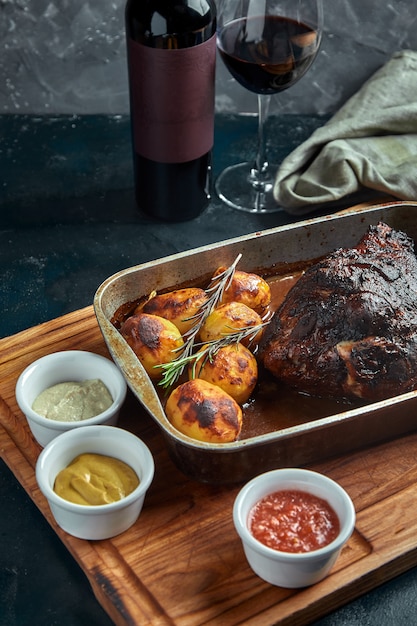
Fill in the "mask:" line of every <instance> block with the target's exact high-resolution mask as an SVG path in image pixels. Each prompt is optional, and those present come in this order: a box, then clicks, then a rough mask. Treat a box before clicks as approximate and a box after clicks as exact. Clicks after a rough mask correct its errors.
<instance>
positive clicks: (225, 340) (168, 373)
mask: <svg viewBox="0 0 417 626" xmlns="http://www.w3.org/2000/svg"><path fill="white" fill-rule="evenodd" d="M267 324H269V321H266V322H262V324H257V325H256V326H245V327H244V328H239V329H233V328H232V327H230V329H231V332H230V333H227V334H226V335H224V336H223V337H221V338H220V339H213V340H212V341H208V342H207V343H199V344H194V348H196V349H197V352H194V353H187V354H186V355H184V353H182V354H181V355H180V356H179V357H178V358H176V359H175V360H174V361H171V362H170V363H162V364H161V365H156V366H155V367H160V368H161V369H162V370H163V377H162V379H161V380H160V382H159V385H161V386H162V387H163V388H164V389H167V388H169V387H171V386H172V385H174V384H175V383H176V382H177V380H178V378H179V377H180V376H181V374H182V373H183V372H184V370H185V368H186V367H187V366H188V365H189V364H190V363H192V364H193V369H192V378H195V377H196V367H197V364H198V362H199V361H201V360H203V366H204V364H205V363H206V362H207V361H212V360H213V358H214V356H215V354H216V352H218V351H219V350H220V349H221V348H224V347H225V346H228V345H231V344H233V343H235V344H236V345H237V344H238V343H241V342H242V341H243V340H244V339H249V342H248V344H249V345H250V344H251V342H252V341H253V340H254V339H255V337H256V335H257V334H258V332H259V331H260V330H261V329H262V328H264V327H265V326H266V325H267ZM202 346H204V349H203V350H198V348H201V347H202Z"/></svg>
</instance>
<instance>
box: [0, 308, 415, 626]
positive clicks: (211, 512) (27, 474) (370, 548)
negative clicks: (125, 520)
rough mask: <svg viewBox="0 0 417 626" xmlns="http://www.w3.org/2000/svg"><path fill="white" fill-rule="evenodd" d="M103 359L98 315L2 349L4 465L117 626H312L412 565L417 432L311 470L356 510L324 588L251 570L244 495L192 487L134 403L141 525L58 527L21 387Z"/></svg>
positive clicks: (127, 422) (38, 330) (126, 417)
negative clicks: (90, 357)
mask: <svg viewBox="0 0 417 626" xmlns="http://www.w3.org/2000/svg"><path fill="white" fill-rule="evenodd" d="M66 349H83V350H91V351H93V352H97V353H100V354H103V355H107V356H108V353H107V349H106V347H105V344H104V341H103V339H102V337H101V333H100V331H99V328H98V325H97V323H96V320H95V316H94V312H93V309H92V307H87V308H85V309H82V310H80V311H76V312H74V313H70V314H68V315H65V316H63V317H61V318H58V319H56V320H53V321H51V322H48V323H45V324H42V325H40V326H37V327H35V328H31V329H29V330H27V331H24V332H21V333H19V334H17V335H14V336H12V337H8V338H5V339H2V340H0V364H1V373H2V375H1V380H0V446H1V448H0V449H1V456H2V458H3V459H4V460H5V462H6V463H7V464H8V466H9V467H10V468H11V470H12V471H13V473H14V475H15V476H16V478H17V479H18V480H19V482H20V483H21V484H22V485H23V487H24V488H25V490H26V491H27V493H28V494H29V496H30V497H31V498H32V499H33V501H34V502H35V503H36V504H37V506H38V507H39V509H40V510H41V511H42V513H43V514H44V516H45V517H46V518H47V520H48V521H49V523H50V524H51V526H52V527H53V529H54V530H55V532H56V533H57V534H58V536H59V537H60V538H61V540H62V541H63V542H64V544H65V545H66V546H67V548H68V550H69V551H70V552H71V554H72V555H73V556H74V558H75V559H76V560H77V562H78V563H79V564H80V566H81V567H82V569H83V570H84V571H85V573H86V575H87V577H88V579H89V581H90V583H91V585H92V588H93V590H94V592H95V595H96V597H97V599H98V601H99V602H100V603H101V605H102V606H103V607H104V609H105V610H106V611H107V612H108V614H109V615H110V617H111V618H112V619H113V621H114V622H115V623H116V624H120V625H128V624H129V625H130V624H131V625H133V624H134V625H135V626H138V625H141V626H142V625H148V624H149V625H153V626H162V625H171V626H172V625H176V626H199V625H200V624H206V625H219V624H222V626H232V625H236V624H241V623H243V622H244V623H245V624H247V625H249V626H250V625H255V624H256V626H263V625H270V624H283V625H284V624H291V626H296V625H298V624H307V623H309V622H311V621H313V620H314V619H318V618H320V617H322V616H324V615H325V614H327V613H329V612H331V611H333V610H334V609H336V608H337V607H339V606H341V605H342V604H344V603H347V602H349V601H350V600H352V599H353V598H355V597H357V596H359V595H360V594H362V593H365V592H366V591H368V590H370V589H372V588H373V587H375V586H377V585H380V584H382V583H383V582H385V581H386V580H389V579H390V578H392V577H394V576H396V575H398V574H400V573H402V572H404V571H405V570H407V569H409V568H411V567H412V566H414V565H416V564H417V518H416V516H415V512H414V509H413V507H411V506H409V504H410V501H411V500H414V499H415V497H416V490H417V487H416V483H417V465H416V463H415V459H416V455H417V434H412V435H410V436H407V437H403V438H399V439H396V440H394V441H392V442H390V443H388V444H384V445H381V446H377V447H374V448H371V449H368V450H366V451H362V452H360V453H356V454H352V455H347V456H344V457H343V458H336V459H334V460H332V461H327V462H325V463H322V464H317V465H315V466H312V469H315V470H317V471H320V472H323V473H325V474H327V475H328V476H330V477H331V478H333V479H335V480H337V481H338V482H339V483H340V484H341V485H342V486H343V487H344V488H345V489H346V490H347V491H348V492H349V494H350V496H351V497H352V500H353V502H354V504H355V507H356V511H357V523H356V529H355V532H354V534H353V536H352V538H351V539H350V541H349V543H348V545H347V546H346V547H345V549H344V550H343V552H342V554H341V556H340V557H339V560H338V561H337V563H336V565H335V567H334V569H333V571H332V572H331V574H330V575H329V576H328V578H327V579H325V580H324V581H322V582H321V583H319V584H317V585H315V586H313V587H310V588H308V589H303V590H296V591H293V590H285V589H281V588H278V587H273V586H271V585H268V584H267V583H264V582H263V581H262V580H261V579H259V578H258V577H257V576H256V575H255V574H253V573H252V571H251V570H250V568H249V567H248V565H247V563H246V560H245V556H244V554H243V550H242V547H241V544H240V540H239V538H238V537H237V535H236V533H235V531H234V527H233V523H232V506H233V501H234V498H235V496H236V494H237V492H238V490H239V488H240V485H237V486H232V487H230V486H221V487H219V486H210V485H204V484H200V483H197V482H193V481H192V480H189V479H188V478H186V477H185V476H183V475H182V474H181V472H180V471H179V470H178V469H176V467H175V466H174V465H173V463H172V462H171V460H170V458H169V456H168V454H167V451H166V449H165V446H164V442H163V440H162V436H161V435H160V432H159V430H158V427H157V426H156V425H155V424H154V422H153V421H152V420H151V418H150V417H149V416H148V415H147V414H146V413H145V412H144V410H143V409H142V408H141V407H140V406H139V405H138V403H137V401H136V400H135V399H134V398H133V395H131V394H128V398H127V400H126V403H125V406H124V408H123V412H122V415H121V419H120V422H119V426H121V427H124V428H126V429H128V430H130V431H132V432H134V433H135V434H136V435H138V436H139V437H141V438H142V439H143V440H144V441H145V442H146V444H147V445H148V446H149V448H150V449H151V450H152V453H153V455H154V458H155V465H156V473H155V478H154V482H153V484H152V486H151V488H150V490H149V492H148V495H147V497H146V499H145V505H144V508H143V510H142V513H141V516H140V517H139V519H138V521H137V522H136V524H135V525H134V526H133V527H132V528H131V529H130V530H128V531H127V532H125V533H123V534H122V535H120V536H118V537H115V538H114V539H111V540H106V541H97V542H90V541H83V540H80V539H76V538H74V537H71V536H70V535H68V534H66V533H65V532H63V531H62V530H61V529H60V528H58V527H57V526H56V524H55V522H54V520H53V519H52V516H51V513H50V510H49V507H48V505H47V503H46V501H45V499H44V497H43V496H42V494H41V493H40V491H39V489H38V487H37V483H36V479H35V473H34V467H35V464H36V459H37V457H38V454H39V452H40V448H39V446H38V444H37V443H36V442H35V441H34V439H33V438H32V436H31V433H30V431H29V428H28V426H27V424H26V421H25V418H24V417H23V415H22V414H21V413H20V411H19V409H18V407H17V404H16V400H15V395H14V389H15V384H16V380H17V377H18V376H19V374H20V372H21V371H22V370H23V369H24V367H26V366H27V365H28V364H29V363H31V362H32V361H33V360H35V359H36V358H38V357H40V356H42V355H44V354H47V353H50V352H55V351H58V350H66Z"/></svg>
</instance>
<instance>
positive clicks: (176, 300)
mask: <svg viewBox="0 0 417 626" xmlns="http://www.w3.org/2000/svg"><path fill="white" fill-rule="evenodd" d="M207 299H208V296H207V294H206V292H205V291H204V289H198V288H189V289H176V290H174V291H170V292H168V293H161V294H159V295H156V296H154V297H153V298H151V299H150V300H148V301H147V302H146V303H145V305H144V306H143V307H142V312H143V313H150V314H151V315H159V316H160V317H163V318H165V319H168V320H170V321H171V322H172V323H173V324H175V326H176V327H177V328H178V329H179V331H180V332H181V334H182V335H183V334H184V333H185V332H186V331H187V330H189V329H190V328H191V327H192V326H193V325H194V324H195V323H196V320H195V319H190V318H192V316H193V315H196V313H198V311H199V310H200V308H201V306H202V305H203V304H204V303H205V302H206V301H207Z"/></svg>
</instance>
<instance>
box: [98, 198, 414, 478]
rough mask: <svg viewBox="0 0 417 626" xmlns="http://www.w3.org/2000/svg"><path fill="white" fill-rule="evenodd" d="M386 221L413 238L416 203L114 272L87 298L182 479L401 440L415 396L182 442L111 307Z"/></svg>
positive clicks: (303, 258) (274, 266)
mask: <svg viewBox="0 0 417 626" xmlns="http://www.w3.org/2000/svg"><path fill="white" fill-rule="evenodd" d="M378 221H384V222H386V223H387V224H389V225H390V226H392V227H393V228H395V229H399V230H403V231H405V232H406V233H407V234H408V235H409V236H410V237H412V238H413V239H415V240H416V241H417V204H412V203H405V202H401V203H391V204H382V205H378V206H373V207H369V208H365V209H361V210H359V209H356V210H350V211H345V212H342V213H340V214H333V215H331V216H326V217H319V218H314V219H309V220H305V221H302V222H298V223H296V224H290V225H286V226H281V227H277V228H273V229H269V230H266V231H263V232H257V233H254V234H251V235H247V236H243V237H239V238H234V239H230V240H226V241H222V242H220V243H216V244H214V245H209V246H205V247H201V248H197V249H194V250H190V251H187V252H183V253H179V254H175V255H172V256H169V257H165V258H162V259H159V260H155V261H151V262H149V263H144V264H142V265H138V266H135V267H130V268H128V269H125V270H122V271H120V272H118V273H116V274H114V275H113V276H110V277H109V278H108V279H107V280H105V281H104V282H103V283H102V284H101V285H100V287H99V288H98V290H97V292H96V294H95V297H94V310H95V314H96V316H97V320H98V324H99V326H100V329H101V332H102V334H103V337H104V340H105V342H106V344H107V346H108V349H109V351H110V354H111V355H112V357H113V359H114V361H115V362H116V363H117V364H118V365H119V367H120V369H121V371H122V372H123V374H124V376H125V378H126V381H127V383H128V385H129V387H130V388H131V390H132V391H133V393H134V394H135V396H136V397H137V399H138V400H139V402H140V403H141V404H142V405H143V406H144V407H145V408H146V410H147V411H148V412H149V413H150V415H151V416H152V417H153V419H154V420H155V422H156V423H157V424H158V426H159V427H160V429H161V432H162V434H163V436H164V438H165V441H166V444H167V446H168V450H169V452H170V455H171V457H172V458H173V460H174V462H175V463H176V464H177V466H178V467H179V468H180V469H181V470H182V471H183V472H184V473H185V474H186V475H188V476H189V477H191V478H194V479H195V480H198V481H204V482H208V483H213V484H215V483H219V484H220V483H234V482H239V481H244V480H247V479H249V478H250V477H252V476H254V475H255V474H258V473H260V472H262V471H266V470H269V469H272V468H278V467H288V466H292V467H294V466H300V465H305V464H308V463H313V462H317V461H321V460H323V459H325V458H329V457H331V456H334V455H340V454H343V453H346V452H352V451H354V450H357V449H360V448H363V447H366V446H369V445H373V444H376V443H379V442H382V441H386V440H389V439H392V438H394V437H398V436H401V435H402V434H405V433H407V432H410V431H412V430H414V429H415V428H416V426H417V418H416V415H417V392H414V391H413V392H410V393H407V394H403V395H400V396H397V397H394V398H391V399H389V400H384V401H381V402H377V403H374V404H368V405H366V406H361V407H359V408H358V407H356V408H350V407H349V405H347V406H346V405H341V409H342V410H341V412H339V411H337V412H336V413H333V414H331V415H327V416H325V417H319V418H318V419H313V420H311V419H309V420H308V421H307V422H306V423H297V424H294V425H293V426H292V425H289V426H287V427H285V428H280V429H278V430H275V431H273V432H266V433H260V434H257V435H256V436H253V437H249V438H246V439H242V440H240V441H235V442H233V443H228V444H212V443H205V442H199V441H196V440H193V439H190V438H188V437H186V436H184V435H182V434H181V433H180V432H178V431H177V430H176V429H174V428H173V427H172V426H171V424H170V423H169V421H168V419H167V417H166V415H165V413H164V409H163V406H162V404H161V401H160V399H159V396H158V394H157V392H156V391H155V388H154V386H153V384H152V383H151V381H150V379H149V378H148V376H147V374H146V372H145V371H144V369H143V368H142V366H141V365H140V363H139V361H138V359H137V358H136V356H135V355H134V353H133V352H132V350H131V349H130V347H129V346H128V345H127V344H126V342H125V341H124V339H123V338H122V337H121V335H120V333H119V332H118V330H117V329H116V328H115V327H114V325H113V324H112V322H111V320H112V318H113V315H114V313H115V312H116V311H117V310H118V309H119V307H120V306H121V305H123V304H125V303H126V302H129V301H134V300H137V299H138V298H140V297H141V296H145V295H147V294H149V293H150V292H151V291H152V290H156V291H163V290H168V289H172V288H175V287H177V286H179V285H181V286H183V285H187V284H192V285H195V284H200V285H203V286H204V285H206V284H207V279H208V277H209V276H211V275H212V273H213V272H214V270H216V269H217V267H218V266H219V265H230V264H231V263H232V262H233V261H234V260H235V258H236V257H237V255H238V254H239V253H241V254H242V260H241V263H240V264H239V269H243V270H246V271H261V270H262V269H264V270H265V271H266V272H267V273H269V274H280V273H282V274H285V273H287V272H288V271H289V269H291V268H294V267H300V266H302V265H303V264H306V263H308V262H311V261H313V260H315V259H318V258H320V257H322V256H323V255H325V254H328V253H330V252H332V251H333V250H335V249H336V248H338V247H347V246H354V245H356V244H357V242H358V240H359V239H360V237H361V236H362V235H363V234H364V233H365V232H366V229H367V227H368V226H369V225H370V224H375V223H377V222H378Z"/></svg>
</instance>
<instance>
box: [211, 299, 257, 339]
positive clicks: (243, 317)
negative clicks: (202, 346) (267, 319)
mask: <svg viewBox="0 0 417 626" xmlns="http://www.w3.org/2000/svg"><path fill="white" fill-rule="evenodd" d="M258 324H262V319H261V316H260V315H259V313H257V312H256V311H254V310H253V309H251V308H250V307H248V306H246V304H242V303H241V302H227V303H226V304H222V305H220V306H219V307H217V308H216V309H214V311H212V312H211V313H210V315H208V317H207V318H206V319H205V321H204V323H203V324H202V326H201V328H200V332H199V338H200V341H201V342H202V343H207V342H209V341H214V340H217V339H222V338H223V337H225V335H230V334H231V333H233V332H235V331H237V330H242V329H243V328H247V327H253V326H257V325H258ZM261 336H262V329H261V330H259V331H258V333H257V334H256V337H255V338H254V341H255V342H258V341H259V340H260V338H261ZM242 343H243V345H245V346H247V345H248V344H249V339H248V338H246V339H242Z"/></svg>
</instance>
